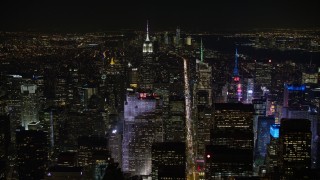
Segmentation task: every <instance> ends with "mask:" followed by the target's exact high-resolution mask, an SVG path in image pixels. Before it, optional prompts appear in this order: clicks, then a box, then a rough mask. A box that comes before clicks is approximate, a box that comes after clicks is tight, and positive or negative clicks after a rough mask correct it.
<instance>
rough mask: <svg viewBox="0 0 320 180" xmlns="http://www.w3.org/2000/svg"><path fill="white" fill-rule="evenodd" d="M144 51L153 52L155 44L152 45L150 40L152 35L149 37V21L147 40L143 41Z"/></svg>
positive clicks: (144, 52) (145, 52)
mask: <svg viewBox="0 0 320 180" xmlns="http://www.w3.org/2000/svg"><path fill="white" fill-rule="evenodd" d="M142 52H143V54H148V53H153V46H152V42H151V41H150V37H149V23H148V21H147V34H146V40H145V41H144V43H143V47H142Z"/></svg>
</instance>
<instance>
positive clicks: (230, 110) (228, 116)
mask: <svg viewBox="0 0 320 180" xmlns="http://www.w3.org/2000/svg"><path fill="white" fill-rule="evenodd" d="M253 113H254V109H253V106H252V105H251V104H241V103H226V104H225V103H223V104H214V126H213V130H212V132H211V144H212V145H208V146H206V159H205V161H206V179H214V178H219V177H228V176H250V175H252V168H253V166H252V164H253V138H254V137H253V129H252V122H253ZM217 154H218V155H217Z"/></svg>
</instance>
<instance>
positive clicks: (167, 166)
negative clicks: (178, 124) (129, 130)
mask: <svg viewBox="0 0 320 180" xmlns="http://www.w3.org/2000/svg"><path fill="white" fill-rule="evenodd" d="M185 176H186V145H185V143H183V142H163V143H154V144H153V145H152V179H154V180H165V179H175V180H184V179H185Z"/></svg>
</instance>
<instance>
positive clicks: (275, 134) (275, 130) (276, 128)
mask: <svg viewBox="0 0 320 180" xmlns="http://www.w3.org/2000/svg"><path fill="white" fill-rule="evenodd" d="M279 129H280V124H272V125H271V126H270V135H271V136H272V137H273V138H276V139H278V138H279Z"/></svg>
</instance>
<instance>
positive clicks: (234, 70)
mask: <svg viewBox="0 0 320 180" xmlns="http://www.w3.org/2000/svg"><path fill="white" fill-rule="evenodd" d="M238 56H239V55H238V49H237V48H236V54H235V60H234V61H235V62H234V69H233V76H239V70H238Z"/></svg>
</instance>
